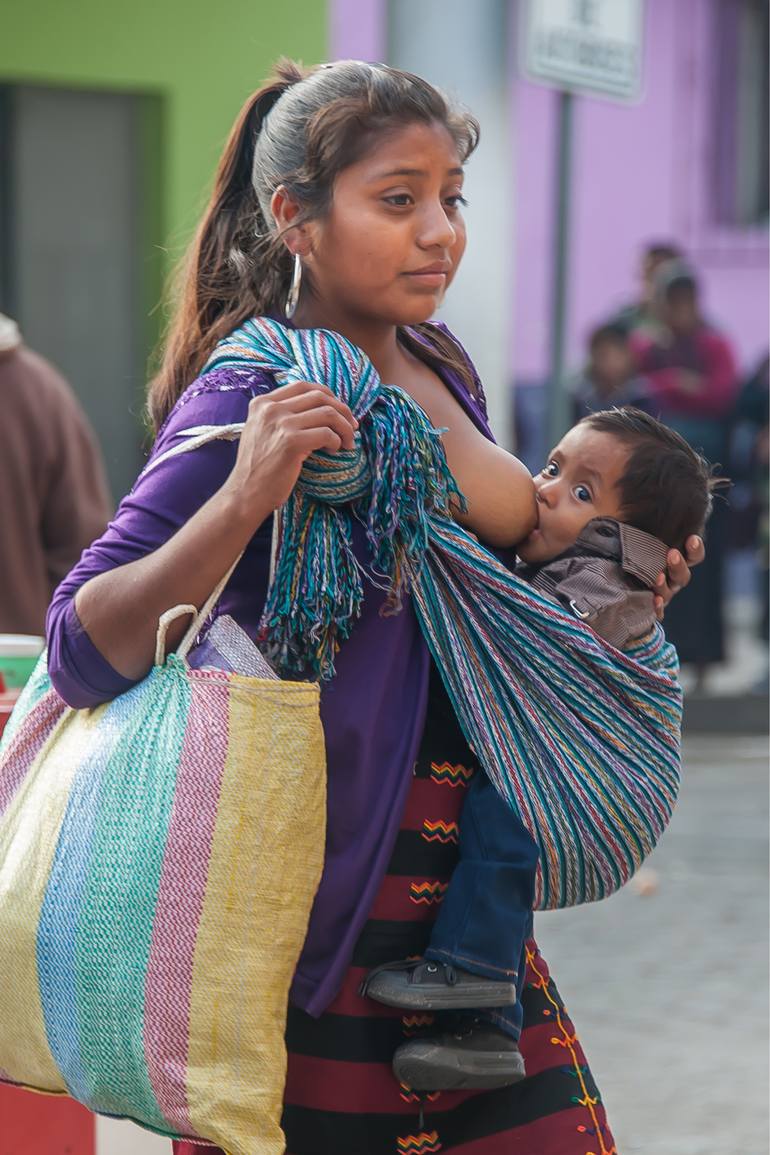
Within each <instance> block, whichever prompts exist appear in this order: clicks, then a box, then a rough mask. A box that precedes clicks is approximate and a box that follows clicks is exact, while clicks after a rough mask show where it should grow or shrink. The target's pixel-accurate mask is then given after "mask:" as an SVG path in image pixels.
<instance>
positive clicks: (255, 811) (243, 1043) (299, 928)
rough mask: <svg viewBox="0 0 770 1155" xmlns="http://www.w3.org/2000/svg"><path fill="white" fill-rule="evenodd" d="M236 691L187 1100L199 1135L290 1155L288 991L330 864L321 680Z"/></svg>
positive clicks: (251, 683) (243, 1152) (199, 946)
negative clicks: (286, 1121)
mask: <svg viewBox="0 0 770 1155" xmlns="http://www.w3.org/2000/svg"><path fill="white" fill-rule="evenodd" d="M231 684H232V690H231V696H230V728H229V738H228V750H227V758H226V765H225V768H224V775H223V780H222V790H221V795H220V802H219V811H218V814H217V819H216V825H215V828H214V836H213V842H212V847H211V858H210V863H209V875H208V885H207V889H206V896H205V898H204V905H203V911H202V914H201V920H200V925H199V932H198V939H197V943H196V949H195V958H194V964H193V981H192V992H191V1000H190V1043H189V1053H188V1087H187V1092H188V1096H187V1097H188V1103H189V1107H190V1119H191V1122H192V1124H193V1126H194V1127H195V1129H196V1130H197V1131H198V1132H199V1133H200V1134H202V1135H204V1136H205V1137H206V1138H207V1139H211V1140H213V1141H214V1142H215V1143H217V1144H218V1145H219V1146H221V1147H223V1148H225V1149H226V1150H227V1151H229V1152H231V1153H232V1155H281V1153H282V1152H283V1151H284V1139H283V1134H282V1132H281V1129H280V1118H281V1106H282V1101H283V1091H284V1082H285V1078H286V1052H285V1043H284V1030H285V1022H286V1001H287V994H288V988H289V985H290V983H291V980H292V977H293V974H294V969H295V966H296V963H297V959H298V957H299V954H300V951H301V949H302V944H303V942H304V938H305V934H306V932H307V923H308V918H309V915H310V908H311V906H312V901H313V898H314V896H315V892H316V889H317V887H318V883H319V880H320V876H321V869H322V866H323V853H324V841H325V824H326V760H325V750H324V739H323V730H322V728H321V723H320V719H319V716H318V687H317V686H316V685H313V684H309V683H299V682H273V681H267V680H264V681H263V680H257V679H253V678H233V679H232V683H231ZM212 892H213V893H214V894H218V895H220V901H219V902H218V903H217V904H216V905H215V904H214V903H213V902H212V901H211V898H210V895H211V893H212ZM222 895H226V896H227V897H226V899H225V901H224V903H223V902H222V901H221V896H222ZM223 960H226V961H223ZM225 976H231V979H232V985H231V986H229V987H228V986H226V985H225ZM202 1072H205V1075H204V1074H203V1073H202ZM225 1101H226V1104H227V1106H228V1107H229V1108H230V1113H229V1117H227V1116H225V1115H223V1108H224V1106H225ZM223 1117H227V1119H228V1126H227V1131H226V1133H225V1132H223V1133H220V1134H213V1135H212V1134H207V1133H206V1120H211V1119H216V1118H220V1119H221V1118H223Z"/></svg>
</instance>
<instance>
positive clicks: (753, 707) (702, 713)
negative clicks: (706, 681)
mask: <svg viewBox="0 0 770 1155" xmlns="http://www.w3.org/2000/svg"><path fill="white" fill-rule="evenodd" d="M768 721H769V717H768V699H767V697H766V695H764V694H750V693H747V694H735V695H728V694H723V695H716V694H687V695H686V696H685V700H684V725H683V729H684V732H685V733H686V734H720V733H721V734H767V733H768V729H769V728H770V727H769V726H768Z"/></svg>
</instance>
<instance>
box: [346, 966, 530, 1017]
mask: <svg viewBox="0 0 770 1155" xmlns="http://www.w3.org/2000/svg"><path fill="white" fill-rule="evenodd" d="M361 994H362V995H366V996H368V998H370V999H374V1000H375V1001H376V1002H378V1003H384V1004H385V1006H387V1007H402V1008H404V1009H405V1010H414V1011H458V1010H467V1009H469V1008H474V1009H475V1008H479V1007H507V1006H512V1005H513V1004H514V1003H515V1002H516V986H515V984H514V983H511V982H503V981H501V980H500V979H487V978H484V976H483V975H474V974H471V972H470V971H464V970H461V969H460V968H459V967H455V966H452V965H451V963H442V962H433V961H432V960H431V959H422V958H421V959H415V960H408V961H404V962H394V963H385V965H384V966H380V967H376V968H375V969H374V970H373V971H370V972H369V974H368V975H367V976H366V978H365V979H364V981H363V983H362V984H361Z"/></svg>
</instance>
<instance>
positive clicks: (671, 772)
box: [180, 318, 681, 909]
mask: <svg viewBox="0 0 770 1155" xmlns="http://www.w3.org/2000/svg"><path fill="white" fill-rule="evenodd" d="M255 369H259V370H264V371H267V372H269V373H270V374H271V375H272V376H273V378H274V380H276V381H277V382H278V384H288V383H289V382H291V381H296V380H308V381H317V382H321V383H323V384H326V385H328V386H329V387H330V389H331V390H332V391H333V392H334V393H335V395H336V396H337V397H339V398H340V399H341V400H343V401H344V402H346V404H347V405H348V406H349V407H350V409H351V410H352V412H353V414H354V415H355V417H356V418H357V419H358V421H359V422H360V429H359V432H358V433H357V434H356V444H355V447H354V449H353V450H351V451H341V452H339V453H337V454H327V453H317V454H315V455H313V456H312V457H311V458H309V459H308V460H307V462H306V463H305V466H304V468H303V470H302V473H301V476H300V479H299V482H298V484H297V486H296V487H295V490H294V492H293V493H292V496H291V497H290V499H289V501H288V502H287V504H286V505H285V506H284V507H283V508H282V510H281V511H280V513H279V515H278V516H279V517H280V533H279V534H278V535H277V537H278V541H279V545H278V552H277V557H276V566H275V580H274V583H273V586H272V588H271V591H270V595H269V598H268V601H267V604H266V606H265V611H264V616H263V621H262V630H263V643H264V644H263V649H264V650H265V652H266V653H267V655H268V656H269V657H270V658H271V659H272V661H273V662H274V663H275V664H276V665H277V667H278V668H279V669H280V670H281V671H282V672H283V673H284V674H292V675H294V676H296V675H297V674H300V675H304V676H310V677H313V678H320V679H327V678H329V677H331V676H332V675H333V673H334V655H335V652H336V650H337V648H338V647H339V644H340V642H341V641H342V640H344V639H345V638H346V637H347V636H348V634H349V632H350V630H351V628H352V626H353V624H354V622H355V620H356V618H357V616H358V613H359V608H360V605H361V600H362V597H363V585H362V577H361V573H360V569H359V564H358V562H357V560H356V558H355V556H354V554H353V547H352V541H351V528H352V521H353V518H356V519H358V520H359V521H360V522H361V523H362V524H363V525H364V526H365V529H366V534H367V539H368V543H369V547H370V551H371V568H372V571H373V573H374V574H375V575H379V578H375V580H380V581H381V583H382V584H383V585H384V588H386V589H387V590H388V597H387V599H386V612H397V611H398V609H399V608H400V606H401V600H402V595H403V594H404V593H406V592H409V593H410V594H411V597H412V602H413V605H414V609H415V612H416V614H417V618H418V621H419V624H420V627H421V629H422V632H423V634H424V636H425V639H426V642H427V644H428V646H429V648H430V651H431V654H432V656H433V658H434V660H435V662H436V665H437V667H438V669H439V671H440V673H441V676H442V679H443V681H444V685H445V687H446V689H447V692H448V694H449V697H450V699H451V702H452V705H453V708H454V710H455V713H456V715H457V718H458V721H459V723H460V726H461V728H462V730H463V732H464V734H465V737H466V739H467V741H468V743H469V745H470V746H471V748H472V749H473V751H474V752H475V754H476V756H477V757H478V758H479V761H480V762H481V764H482V766H483V768H484V770H485V771H486V773H487V774H488V776H489V778H490V779H491V781H492V782H493V783H494V785H495V786H496V788H497V790H498V791H499V793H500V794H501V795H502V797H503V798H504V799H505V800H506V801H507V802H508V803H509V805H510V806H511V808H512V809H513V810H514V812H515V813H516V814H517V815H518V816H519V818H520V819H521V821H522V822H523V823H524V824H525V826H526V827H527V829H528V830H529V831H530V833H531V834H532V836H533V838H534V839H535V841H536V843H537V845H538V848H539V852H540V862H539V867H538V877H537V884H536V907H537V908H538V909H550V908H555V907H563V906H574V905H576V904H578V903H581V902H588V901H592V900H596V899H601V898H604V897H606V896H607V895H609V894H611V893H613V892H614V891H616V890H617V889H618V888H619V887H621V886H622V885H623V884H624V883H625V882H627V881H628V879H629V878H630V877H631V875H632V874H633V873H634V871H635V870H636V869H637V868H638V867H639V866H640V864H641V863H642V862H643V861H644V859H645V858H646V857H647V855H648V854H649V853H650V852H651V850H652V849H653V847H654V846H655V845H656V843H657V841H658V839H659V838H660V835H661V834H662V832H663V830H664V829H665V827H666V825H667V824H668V822H669V819H670V817H671V814H672V811H673V807H674V804H675V801H676V797H677V792H678V787H679V747H680V726H681V690H680V688H679V685H678V682H677V678H676V671H677V659H676V652H675V651H674V649H673V647H672V646H670V645H669V644H668V643H667V642H666V641H665V638H664V635H663V632H662V630H661V629H660V627H656V628H655V629H654V630H653V631H652V633H651V634H650V635H649V636H648V637H646V638H645V639H643V640H641V641H640V642H639V643H638V644H637V645H635V646H634V647H633V648H631V649H629V650H627V651H626V652H620V651H618V650H615V649H614V648H613V647H612V646H610V645H609V644H608V643H607V642H605V641H603V640H602V639H601V638H600V637H598V636H597V635H596V634H595V633H594V632H593V631H592V630H591V629H590V628H589V627H588V626H587V625H585V624H584V623H583V622H581V621H580V620H578V619H577V618H575V617H574V616H572V614H570V613H568V612H567V611H565V610H564V609H562V608H561V607H560V606H559V605H557V604H555V603H554V602H553V601H551V600H549V599H548V598H546V597H544V596H543V595H542V594H540V593H538V592H537V591H536V590H535V589H533V588H532V586H530V585H527V584H526V583H525V582H524V581H522V580H521V579H520V578H518V577H517V576H515V575H514V574H512V573H510V572H509V570H508V569H506V567H505V566H504V565H503V564H502V563H501V562H500V561H499V560H498V559H497V558H496V557H495V556H494V555H493V554H492V553H490V552H489V551H488V550H487V549H485V548H484V547H483V546H482V545H481V544H480V543H479V542H478V541H477V539H476V538H475V537H474V536H473V535H472V534H470V533H468V532H466V531H465V530H464V529H463V528H462V527H461V526H459V525H458V524H457V523H456V522H455V521H454V520H453V519H452V516H451V512H450V502H451V501H452V500H453V499H454V500H455V501H456V502H457V501H459V502H461V501H462V498H461V497H460V495H459V494H458V491H457V488H456V486H455V484H454V481H453V479H452V476H451V474H450V472H449V470H448V467H447V462H446V458H445V455H444V451H443V446H442V443H441V439H440V431H438V430H435V429H433V428H432V427H431V424H430V421H429V420H428V418H427V416H426V414H425V413H424V411H423V410H422V409H421V408H420V407H419V406H418V405H417V403H416V402H415V401H414V400H413V399H412V398H411V397H410V396H409V395H408V394H407V393H405V392H404V391H403V390H402V389H399V388H397V387H395V386H391V385H384V384H383V383H382V382H381V381H380V379H379V377H378V375H377V372H376V370H375V369H374V366H373V365H372V363H371V362H370V361H369V359H368V358H367V356H366V355H365V354H364V353H363V352H362V351H361V350H360V349H358V348H357V347H356V346H354V345H352V344H351V343H350V342H348V341H347V340H345V339H344V338H343V337H341V336H340V335H339V334H336V333H333V332H330V331H327V330H323V329H312V330H291V329H287V328H286V327H285V326H283V325H280V324H279V323H278V322H276V321H272V320H269V319H265V318H257V319H252V320H250V321H247V322H246V323H245V324H243V325H242V326H241V327H240V328H238V329H237V330H235V331H234V332H233V333H232V334H231V335H230V336H229V337H227V338H225V339H224V340H223V341H221V342H220V343H219V345H218V346H217V347H216V349H215V350H214V352H213V354H212V356H211V357H210V359H209V361H208V363H207V365H206V368H205V370H204V372H207V373H208V372H211V371H214V370H217V371H222V370H229V371H231V372H232V373H233V374H235V375H236V376H238V375H239V374H241V373H246V374H248V373H253V371H254V370H255ZM239 428H240V427H238V426H233V427H231V430H232V434H233V435H234V436H235V435H237V433H238V431H239ZM186 433H187V434H188V435H189V436H190V437H193V438H194V437H196V436H197V435H200V436H203V437H205V436H206V434H205V431H204V430H201V429H199V430H195V429H192V430H188V431H186ZM180 448H181V447H180ZM370 576H371V575H370ZM376 660H377V657H376V654H373V655H372V661H376Z"/></svg>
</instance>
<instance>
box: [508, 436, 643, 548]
mask: <svg viewBox="0 0 770 1155" xmlns="http://www.w3.org/2000/svg"><path fill="white" fill-rule="evenodd" d="M628 456H629V450H628V447H627V446H626V445H623V443H622V442H620V441H619V440H618V439H617V438H616V437H614V436H613V435H612V434H611V433H599V432H598V431H597V430H595V429H591V428H590V427H589V426H587V425H576V426H575V428H574V429H570V431H569V433H566V434H565V435H564V437H563V438H562V439H561V441H560V442H559V444H558V445H557V446H556V448H555V449H554V450H553V452H552V453H551V454H550V456H549V458H548V462H547V464H546V466H545V468H544V469H542V470H541V472H540V473H538V474H537V475H536V477H535V479H534V481H535V498H536V503H537V515H538V526H537V528H536V529H534V530H533V531H532V533H531V534H530V535H529V537H528V538H525V540H524V541H523V542H522V543H521V545H519V546H517V547H516V551H517V553H518V555H519V557H520V558H521V560H522V561H524V562H527V563H528V564H539V563H541V562H545V561H551V559H552V558H555V557H558V555H559V554H560V553H563V552H564V550H565V549H569V547H570V546H571V545H574V544H575V541H576V540H577V538H578V536H579V534H580V531H581V530H582V529H584V528H585V526H586V525H587V524H588V522H589V521H591V520H592V518H594V517H616V518H620V514H621V505H620V493H619V490H618V487H617V483H618V482H619V481H620V479H621V477H622V476H623V474H624V472H625V469H626V464H627V462H628Z"/></svg>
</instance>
